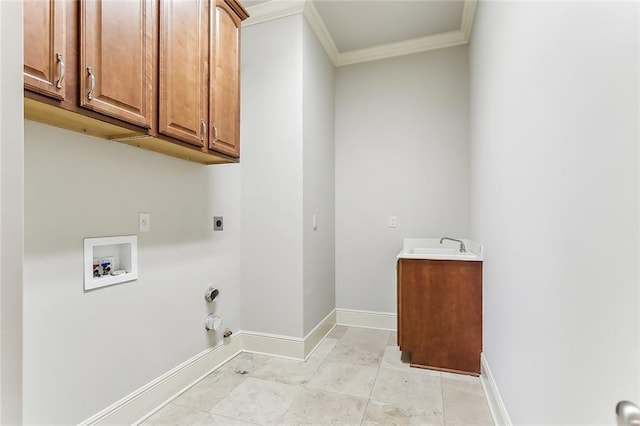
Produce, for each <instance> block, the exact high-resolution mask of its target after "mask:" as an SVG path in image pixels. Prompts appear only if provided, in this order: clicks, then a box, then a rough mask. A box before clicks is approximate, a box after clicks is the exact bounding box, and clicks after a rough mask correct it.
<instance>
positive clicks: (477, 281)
mask: <svg viewBox="0 0 640 426" xmlns="http://www.w3.org/2000/svg"><path fill="white" fill-rule="evenodd" d="M398 267H399V268H400V273H399V275H398V277H399V279H400V280H401V281H400V282H399V283H398V285H399V287H401V289H400V292H399V294H398V298H399V301H398V303H399V306H398V307H399V311H398V315H399V316H401V317H402V319H401V320H400V321H399V324H400V328H399V330H398V333H399V334H400V339H399V340H400V342H401V349H402V350H403V351H409V352H411V360H412V364H413V365H417V366H423V367H428V368H435V369H440V370H445V371H457V372H466V373H472V374H478V373H480V353H481V351H482V263H480V262H467V261H450V260H416V259H401V260H400V262H399V263H398Z"/></svg>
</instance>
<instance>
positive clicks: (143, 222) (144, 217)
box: [138, 213, 151, 232]
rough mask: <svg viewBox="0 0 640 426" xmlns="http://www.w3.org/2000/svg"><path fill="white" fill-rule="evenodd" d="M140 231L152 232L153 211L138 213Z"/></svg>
mask: <svg viewBox="0 0 640 426" xmlns="http://www.w3.org/2000/svg"><path fill="white" fill-rule="evenodd" d="M138 231H139V232H151V213H139V214H138Z"/></svg>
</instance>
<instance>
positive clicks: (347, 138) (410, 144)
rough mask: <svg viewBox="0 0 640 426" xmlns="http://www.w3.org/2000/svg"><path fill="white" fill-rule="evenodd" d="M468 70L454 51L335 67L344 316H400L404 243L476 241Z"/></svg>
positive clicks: (460, 51)
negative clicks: (398, 273) (398, 264)
mask: <svg viewBox="0 0 640 426" xmlns="http://www.w3.org/2000/svg"><path fill="white" fill-rule="evenodd" d="M467 68H468V67H467V48H466V47H456V48H451V49H444V50H437V51H433V52H426V53H421V54H416V55H410V56H402V57H399V58H394V59H387V60H381V61H374V62H368V63H363V64H357V65H351V66H345V67H340V68H338V69H337V72H336V123H335V125H336V166H335V167H336V298H337V307H338V308H346V309H359V310H369V311H379V312H395V311H396V300H395V293H396V283H395V256H396V255H397V254H398V252H399V251H400V249H401V248H402V239H403V238H408V237H439V236H444V235H451V236H454V237H455V236H459V237H468V235H469V154H468V142H467V140H468V134H467V131H468V128H467V124H468V123H467V122H468V113H467V110H468V75H467ZM391 215H394V216H397V228H389V227H388V226H387V224H388V218H389V216H391Z"/></svg>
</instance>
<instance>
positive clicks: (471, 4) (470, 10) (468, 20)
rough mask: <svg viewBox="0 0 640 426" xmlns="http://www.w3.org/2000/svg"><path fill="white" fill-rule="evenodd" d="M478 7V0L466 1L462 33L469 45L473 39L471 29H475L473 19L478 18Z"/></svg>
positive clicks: (463, 11) (461, 27)
mask: <svg viewBox="0 0 640 426" xmlns="http://www.w3.org/2000/svg"><path fill="white" fill-rule="evenodd" d="M477 5H478V0H464V6H463V8H462V20H461V22H460V31H462V32H463V33H464V38H465V40H466V42H467V43H468V42H469V37H471V28H472V27H473V18H474V17H475V16H476V6H477Z"/></svg>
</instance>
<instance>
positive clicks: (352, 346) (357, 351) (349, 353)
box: [326, 340, 386, 368]
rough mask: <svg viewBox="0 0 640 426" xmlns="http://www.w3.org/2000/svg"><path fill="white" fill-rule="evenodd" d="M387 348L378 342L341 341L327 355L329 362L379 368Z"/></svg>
mask: <svg viewBox="0 0 640 426" xmlns="http://www.w3.org/2000/svg"><path fill="white" fill-rule="evenodd" d="M385 348H386V346H385V345H380V344H379V343H376V342H366V341H349V342H344V341H343V340H340V341H339V342H338V343H337V344H336V345H335V347H334V348H333V350H332V351H331V352H329V355H327V358H326V359H327V360H330V361H334V362H347V363H352V364H359V365H367V366H370V367H376V368H377V367H379V366H380V363H381V362H382V357H383V356H384V350H385Z"/></svg>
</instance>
